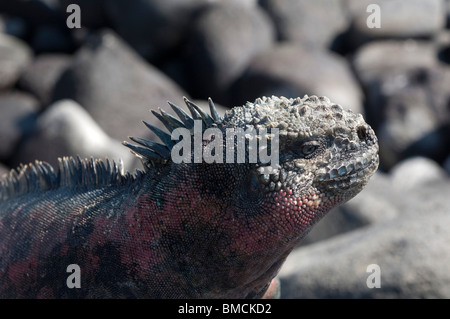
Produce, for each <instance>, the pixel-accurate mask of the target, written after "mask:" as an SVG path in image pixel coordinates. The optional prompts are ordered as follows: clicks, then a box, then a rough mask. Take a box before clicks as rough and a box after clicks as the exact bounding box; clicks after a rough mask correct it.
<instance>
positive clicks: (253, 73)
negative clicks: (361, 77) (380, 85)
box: [234, 44, 363, 113]
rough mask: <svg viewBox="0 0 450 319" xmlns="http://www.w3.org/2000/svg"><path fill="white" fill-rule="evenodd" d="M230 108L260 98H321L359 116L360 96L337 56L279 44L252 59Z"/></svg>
mask: <svg viewBox="0 0 450 319" xmlns="http://www.w3.org/2000/svg"><path fill="white" fill-rule="evenodd" d="M234 92H235V99H234V104H235V105H240V104H242V103H245V102H246V101H253V100H254V99H255V98H257V97H260V96H264V95H265V96H272V95H277V96H286V97H299V96H301V97H302V96H303V95H305V94H308V95H318V96H320V95H325V96H327V97H329V98H330V99H331V100H332V101H333V102H335V103H338V104H341V105H342V106H343V107H345V108H349V109H352V110H353V111H355V112H357V113H362V111H363V110H362V105H361V103H362V101H361V98H362V92H361V90H360V88H359V86H358V83H357V82H356V80H355V78H354V76H353V74H352V72H351V70H350V68H349V65H348V63H347V61H346V60H345V59H343V58H342V57H340V56H338V55H337V54H334V53H331V52H327V51H322V50H309V49H306V48H304V47H302V46H299V45H295V44H280V45H278V46H277V47H275V48H274V49H272V50H269V51H266V52H264V53H261V54H259V55H257V56H255V57H254V58H253V59H252V60H251V61H250V64H249V66H248V68H247V70H246V71H245V73H244V75H243V77H242V78H241V79H239V80H238V81H237V83H236V85H235V86H234Z"/></svg>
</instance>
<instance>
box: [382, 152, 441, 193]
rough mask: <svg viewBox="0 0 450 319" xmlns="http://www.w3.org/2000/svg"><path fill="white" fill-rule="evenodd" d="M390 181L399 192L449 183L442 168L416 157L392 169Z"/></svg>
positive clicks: (430, 161)
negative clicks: (440, 182) (438, 183)
mask: <svg viewBox="0 0 450 319" xmlns="http://www.w3.org/2000/svg"><path fill="white" fill-rule="evenodd" d="M390 179H391V181H392V182H391V185H392V187H393V188H394V190H396V191H397V192H410V191H413V190H414V189H419V190H420V188H426V187H428V186H427V185H432V184H434V183H437V182H439V181H443V182H449V180H448V176H447V175H446V173H445V172H444V170H443V169H442V167H441V166H440V165H439V164H438V163H436V162H435V161H433V160H430V159H428V158H425V157H414V158H411V159H408V160H405V161H402V162H400V164H398V165H397V166H395V167H394V168H393V169H392V171H391V173H390Z"/></svg>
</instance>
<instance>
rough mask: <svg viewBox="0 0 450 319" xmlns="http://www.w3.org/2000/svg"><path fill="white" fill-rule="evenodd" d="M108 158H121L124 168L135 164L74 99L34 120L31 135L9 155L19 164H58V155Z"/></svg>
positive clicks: (50, 109)
mask: <svg viewBox="0 0 450 319" xmlns="http://www.w3.org/2000/svg"><path fill="white" fill-rule="evenodd" d="M63 156H80V157H81V158H91V157H94V158H103V159H104V158H108V159H110V160H114V161H116V162H118V161H119V159H122V160H123V163H124V168H125V169H126V170H131V169H134V168H135V167H138V166H139V165H138V164H137V161H136V160H135V157H134V156H133V155H132V154H131V153H130V152H129V150H128V149H127V148H126V147H124V146H123V145H121V143H120V142H119V141H117V140H114V139H112V138H110V137H109V136H108V135H107V134H106V133H105V132H104V131H103V130H102V129H101V128H100V127H99V126H98V125H97V123H95V121H94V120H93V119H92V117H91V116H90V115H89V114H88V113H87V112H86V111H85V110H84V109H83V108H82V107H81V106H80V105H79V104H78V103H76V102H74V101H71V100H61V101H58V102H56V103H54V104H52V105H51V106H49V108H48V109H47V110H45V112H43V113H42V114H41V115H40V116H39V118H38V119H37V123H36V127H35V130H34V131H33V134H32V135H30V136H29V137H28V138H27V139H25V140H24V141H23V143H22V144H21V146H20V148H19V149H18V150H17V153H16V154H15V156H14V158H13V164H14V165H15V166H17V165H19V164H20V163H29V162H34V161H35V160H42V161H46V162H48V163H50V164H51V165H53V167H58V165H57V164H58V161H57V159H58V157H63Z"/></svg>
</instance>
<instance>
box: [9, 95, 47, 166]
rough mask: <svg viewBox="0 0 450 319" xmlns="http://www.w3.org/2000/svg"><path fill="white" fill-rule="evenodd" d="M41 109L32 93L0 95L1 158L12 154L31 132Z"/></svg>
mask: <svg viewBox="0 0 450 319" xmlns="http://www.w3.org/2000/svg"><path fill="white" fill-rule="evenodd" d="M38 109H39V103H38V101H37V100H36V99H35V98H34V97H33V96H31V95H29V94H26V93H21V92H9V93H4V94H2V95H0V140H1V142H0V159H1V160H6V159H8V158H10V157H11V156H12V154H13V153H14V152H15V151H16V149H17V147H18V143H19V142H20V141H21V139H22V138H23V137H24V136H26V135H27V134H30V133H31V130H32V127H33V125H34V123H35V120H36V117H37V113H38Z"/></svg>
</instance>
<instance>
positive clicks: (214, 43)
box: [184, 2, 275, 103]
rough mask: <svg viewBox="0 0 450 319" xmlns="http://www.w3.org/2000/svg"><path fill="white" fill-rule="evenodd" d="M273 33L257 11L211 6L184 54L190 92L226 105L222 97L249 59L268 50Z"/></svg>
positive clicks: (265, 19)
mask: <svg viewBox="0 0 450 319" xmlns="http://www.w3.org/2000/svg"><path fill="white" fill-rule="evenodd" d="M274 40H275V30H274V28H273V25H272V22H271V21H270V19H269V18H268V16H267V15H266V13H265V12H264V11H263V10H262V9H260V8H259V7H254V8H248V7H245V6H242V5H240V6H239V5H234V4H227V3H225V2H223V3H220V4H218V5H211V6H209V7H208V8H207V9H205V10H203V11H202V12H201V14H200V15H199V16H198V18H197V19H196V20H195V22H194V25H193V30H192V32H191V36H190V37H189V40H188V42H187V45H186V48H185V54H184V64H185V70H186V73H187V74H188V76H189V81H188V82H187V83H188V84H189V86H190V87H189V91H190V92H191V93H192V94H193V95H195V96H197V97H200V98H207V97H208V96H212V97H213V98H215V99H216V100H219V102H222V103H224V102H228V101H227V100H226V98H225V93H226V92H227V91H228V90H229V88H230V85H231V84H232V83H233V82H234V80H236V79H237V78H238V77H239V76H240V75H241V74H242V72H243V71H244V69H245V68H246V66H247V64H248V62H249V61H250V59H251V58H252V57H253V56H254V55H256V54H257V53H259V52H262V51H264V50H266V49H268V48H269V47H270V46H271V44H272V43H273V42H274Z"/></svg>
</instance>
